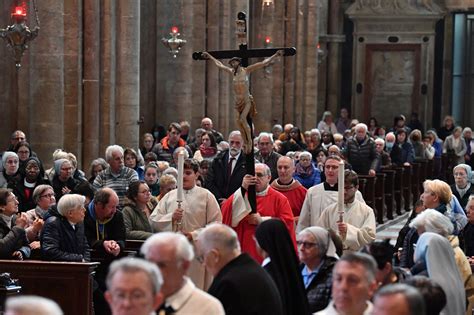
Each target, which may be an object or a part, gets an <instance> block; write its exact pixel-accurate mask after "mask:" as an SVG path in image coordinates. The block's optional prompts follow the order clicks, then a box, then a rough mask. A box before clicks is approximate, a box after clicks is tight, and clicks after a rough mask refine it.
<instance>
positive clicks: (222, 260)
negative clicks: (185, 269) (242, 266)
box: [196, 223, 241, 276]
mask: <svg viewBox="0 0 474 315" xmlns="http://www.w3.org/2000/svg"><path fill="white" fill-rule="evenodd" d="M196 247H197V252H198V254H199V256H198V257H202V260H203V263H204V266H205V267H206V269H207V270H208V271H209V272H210V273H211V274H212V275H213V276H215V275H216V274H217V273H218V272H219V271H220V270H221V269H222V268H223V267H224V266H225V265H227V264H228V263H229V262H230V261H231V260H233V259H234V258H236V257H237V256H239V255H240V253H241V251H240V244H239V240H238V238H237V233H235V231H234V230H233V229H232V228H230V227H228V226H227V225H224V224H221V223H213V224H210V225H208V226H207V227H205V228H204V229H203V230H202V231H201V232H200V233H199V236H198V239H197V243H196ZM210 253H214V259H207V258H208V256H209V255H210Z"/></svg>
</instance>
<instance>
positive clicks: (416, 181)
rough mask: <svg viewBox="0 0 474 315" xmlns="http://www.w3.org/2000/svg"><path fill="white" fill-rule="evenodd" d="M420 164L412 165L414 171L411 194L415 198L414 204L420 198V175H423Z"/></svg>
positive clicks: (412, 172) (414, 163) (412, 173)
mask: <svg viewBox="0 0 474 315" xmlns="http://www.w3.org/2000/svg"><path fill="white" fill-rule="evenodd" d="M421 165H422V164H421V163H420V162H413V163H412V164H411V167H412V171H411V193H412V196H413V199H412V201H413V204H415V202H416V201H417V200H418V199H419V198H420V177H421V175H420V173H421V168H422V166H421Z"/></svg>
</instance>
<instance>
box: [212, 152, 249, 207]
mask: <svg viewBox="0 0 474 315" xmlns="http://www.w3.org/2000/svg"><path fill="white" fill-rule="evenodd" d="M228 161H229V150H225V151H223V152H221V153H219V154H218V155H217V156H216V157H215V158H214V160H213V161H212V163H211V166H210V167H209V173H207V177H206V187H205V188H207V189H208V190H209V191H210V192H212V194H213V195H214V197H216V199H217V200H218V201H219V199H221V198H226V199H227V198H229V197H230V196H231V195H232V194H233V193H234V192H235V191H236V190H237V189H239V188H240V186H242V180H243V178H244V176H245V174H246V172H247V171H246V168H245V154H244V153H243V152H242V153H241V154H240V156H239V158H238V159H237V162H236V163H235V166H234V171H233V172H232V175H231V176H230V179H229V178H228V176H227V165H228Z"/></svg>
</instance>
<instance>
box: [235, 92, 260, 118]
mask: <svg viewBox="0 0 474 315" xmlns="http://www.w3.org/2000/svg"><path fill="white" fill-rule="evenodd" d="M249 101H250V110H249V115H250V117H251V118H254V117H255V116H256V115H257V105H256V104H255V101H254V100H253V96H252V95H249ZM246 105H247V104H246V102H245V100H244V99H241V100H237V101H236V102H235V109H236V110H237V111H238V112H239V114H241V113H242V112H243V111H244V108H245V106H246Z"/></svg>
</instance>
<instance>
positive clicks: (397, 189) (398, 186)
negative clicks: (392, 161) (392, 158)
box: [393, 166, 403, 215]
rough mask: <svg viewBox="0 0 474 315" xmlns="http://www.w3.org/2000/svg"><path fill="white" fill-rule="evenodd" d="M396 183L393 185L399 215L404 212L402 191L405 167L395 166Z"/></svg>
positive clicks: (396, 209)
mask: <svg viewBox="0 0 474 315" xmlns="http://www.w3.org/2000/svg"><path fill="white" fill-rule="evenodd" d="M393 170H394V171H395V183H394V187H393V192H394V198H395V211H396V212H397V214H398V215H401V214H402V192H403V188H402V187H403V167H399V166H394V167H393Z"/></svg>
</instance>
